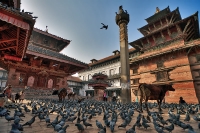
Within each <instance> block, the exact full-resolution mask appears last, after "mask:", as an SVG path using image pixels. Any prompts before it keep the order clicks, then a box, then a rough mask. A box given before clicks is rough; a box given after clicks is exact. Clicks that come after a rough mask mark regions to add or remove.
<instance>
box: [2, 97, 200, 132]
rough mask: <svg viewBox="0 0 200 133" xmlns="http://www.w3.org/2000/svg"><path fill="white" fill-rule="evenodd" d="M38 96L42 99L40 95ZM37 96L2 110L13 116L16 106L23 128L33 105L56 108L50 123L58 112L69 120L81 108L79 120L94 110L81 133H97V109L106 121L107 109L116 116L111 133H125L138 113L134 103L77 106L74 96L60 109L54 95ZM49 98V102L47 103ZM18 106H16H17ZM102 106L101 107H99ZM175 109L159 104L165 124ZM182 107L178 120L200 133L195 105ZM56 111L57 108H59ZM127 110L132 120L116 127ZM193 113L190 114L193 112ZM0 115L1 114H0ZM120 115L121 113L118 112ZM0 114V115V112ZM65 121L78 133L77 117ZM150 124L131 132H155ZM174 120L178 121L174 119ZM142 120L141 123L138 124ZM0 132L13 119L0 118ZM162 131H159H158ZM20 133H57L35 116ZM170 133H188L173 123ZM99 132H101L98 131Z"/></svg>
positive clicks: (8, 128)
mask: <svg viewBox="0 0 200 133" xmlns="http://www.w3.org/2000/svg"><path fill="white" fill-rule="evenodd" d="M41 97H42V96H41ZM41 97H39V98H40V99H38V98H37V99H36V98H35V99H32V98H30V99H29V100H28V99H26V100H24V101H23V103H20V104H19V103H16V104H15V105H16V106H13V107H14V108H13V107H11V106H10V108H9V106H8V107H7V108H6V109H8V110H9V111H10V116H13V115H14V111H15V110H18V109H17V108H16V107H17V106H18V107H20V108H21V109H22V113H24V115H25V117H21V118H22V119H23V121H20V123H19V124H21V125H23V124H24V123H26V122H27V121H29V120H30V119H31V118H32V117H33V116H34V115H35V114H33V113H32V112H33V111H32V108H33V107H34V106H36V108H37V111H38V112H39V110H40V109H41V108H40V107H44V108H45V109H47V108H48V111H49V112H51V111H52V110H53V108H56V109H58V110H56V111H54V112H53V111H52V112H53V113H50V114H49V117H50V121H51V122H52V121H54V120H55V118H56V116H57V115H59V118H58V120H60V119H61V117H62V116H61V113H59V111H61V112H62V113H64V114H68V115H71V117H73V115H72V114H74V116H78V110H79V109H80V108H81V111H80V114H81V115H80V119H82V114H83V113H84V112H85V116H87V115H88V116H90V114H91V112H92V111H91V110H94V112H95V113H94V114H95V115H96V116H95V115H94V116H93V117H92V119H91V120H89V119H88V118H87V120H86V122H88V123H91V124H92V127H87V128H85V126H84V125H83V122H82V121H81V122H80V123H81V124H82V125H83V126H84V131H83V133H98V132H99V131H100V130H99V129H98V128H97V126H96V120H98V121H99V122H100V123H101V124H102V125H103V126H104V125H105V123H104V120H103V117H104V111H103V110H101V109H103V108H104V109H105V108H107V109H106V110H107V111H108V113H109V115H108V116H109V118H108V120H110V119H111V117H112V111H111V110H113V109H114V110H115V111H116V114H117V122H116V124H115V127H114V132H115V133H126V131H127V130H129V129H130V128H131V127H132V126H133V125H134V124H135V123H136V121H137V117H138V115H139V112H138V111H137V110H138V106H137V105H138V104H137V103H131V104H126V105H124V106H123V105H122V104H119V103H118V104H116V103H111V102H103V101H96V100H95V99H93V98H91V99H85V100H84V101H82V102H80V103H78V100H77V99H78V98H80V97H76V98H75V100H66V101H65V103H64V104H63V105H64V106H63V108H62V109H61V108H60V107H61V106H62V103H59V102H58V98H57V96H52V95H49V96H48V95H46V96H43V98H41ZM50 99H51V100H50ZM19 105H20V106H19ZM24 105H26V106H27V107H28V109H30V112H27V113H26V112H25V110H24V107H23V106H24ZM151 106H152V108H151V109H150V112H156V111H157V106H156V104H151ZM102 107H103V108H102ZM176 107H177V108H179V107H180V106H179V105H178V104H163V105H162V109H163V113H162V114H161V116H162V117H163V118H164V120H165V121H166V120H167V119H169V118H170V117H169V114H168V112H169V109H170V110H171V111H172V112H171V113H172V114H175V116H177V109H176ZM182 107H183V108H182V109H181V111H180V110H179V111H180V113H181V114H180V119H179V121H181V122H183V123H185V124H186V125H187V124H189V125H191V126H192V127H193V129H194V130H193V131H194V132H196V133H198V132H200V129H198V124H199V123H200V121H195V120H194V119H193V117H194V116H196V117H197V118H199V119H200V117H199V115H200V112H199V110H198V109H199V105H184V106H182ZM59 108H60V109H59ZM45 109H43V111H40V113H41V114H44V112H45ZM99 109H100V110H101V111H102V112H101V114H98V113H97V112H98V111H99ZM131 110H132V111H133V112H134V114H133V115H132V116H131V118H132V120H131V122H130V123H129V124H128V125H127V126H126V128H123V127H119V128H118V126H119V125H121V124H122V123H123V122H124V120H122V118H121V116H120V112H121V111H128V112H129V113H130V112H131ZM186 110H188V111H189V112H190V113H191V114H190V120H189V122H186V121H184V119H185V118H186V114H185V113H183V112H182V111H186ZM73 111H74V112H73ZM193 111H194V112H193ZM0 112H1V111H0ZM121 113H122V112H121ZM126 113H127V112H124V114H126ZM0 114H1V113H0ZM141 114H142V115H144V116H145V118H146V116H147V113H146V111H144V113H141ZM71 117H68V119H66V120H65V125H67V124H68V125H69V127H68V128H67V129H66V132H68V133H78V132H79V131H78V129H77V127H76V126H75V124H76V123H77V118H76V119H75V120H74V121H73V122H71V121H69V118H71ZM150 119H151V122H150V123H147V124H148V125H150V127H148V128H147V129H145V128H144V127H143V126H141V127H140V128H139V127H137V126H136V127H135V132H136V133H149V132H151V133H156V132H157V131H156V130H155V128H154V124H153V119H152V117H150ZM177 119H178V118H177ZM142 121H143V120H142V119H141V122H140V123H142ZM156 122H157V123H159V124H160V125H162V124H161V123H160V122H159V120H156ZM0 123H1V124H0V133H10V131H11V127H12V124H13V120H11V121H10V122H8V121H7V120H6V119H5V116H2V117H0ZM167 123H168V125H164V127H167V126H169V125H171V123H170V122H169V121H168V122H167ZM161 129H162V128H161ZM23 130H24V131H23V133H45V132H46V133H56V132H57V131H54V128H53V127H52V125H50V126H47V124H46V122H45V120H44V119H42V120H40V119H39V117H38V116H37V117H36V118H35V122H34V123H33V124H32V125H31V126H28V125H26V126H24V127H23ZM163 132H166V133H168V131H167V130H164V131H163ZM172 132H174V133H184V132H185V133H187V132H189V131H188V129H185V130H184V129H183V128H181V127H180V126H178V125H176V124H174V130H173V131H172ZM101 133H103V132H101ZM106 133H111V130H110V127H106Z"/></svg>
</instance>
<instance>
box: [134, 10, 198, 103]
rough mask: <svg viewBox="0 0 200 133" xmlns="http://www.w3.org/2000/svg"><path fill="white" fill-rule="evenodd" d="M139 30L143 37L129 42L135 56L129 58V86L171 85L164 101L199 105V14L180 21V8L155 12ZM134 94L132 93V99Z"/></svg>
mask: <svg viewBox="0 0 200 133" xmlns="http://www.w3.org/2000/svg"><path fill="white" fill-rule="evenodd" d="M146 21H147V23H148V24H147V25H145V26H143V27H141V28H139V29H138V30H139V31H140V32H141V33H142V34H143V35H144V37H142V38H139V39H138V40H135V41H133V42H131V43H130V45H131V46H133V47H134V48H135V49H136V51H137V52H136V53H135V54H134V56H133V57H132V58H131V59H130V69H131V73H130V74H131V87H132V89H133V90H135V89H136V88H137V86H138V84H139V83H150V84H172V85H173V87H174V88H175V91H174V92H167V93H166V99H165V100H166V102H178V101H179V97H180V96H182V97H183V98H184V99H185V100H186V102H188V103H199V102H200V63H199V62H200V47H199V44H200V38H199V21H198V12H196V13H194V14H192V15H191V16H189V17H187V18H184V19H182V18H181V15H180V12H179V9H178V8H177V9H175V10H173V11H170V8H169V7H167V8H165V9H163V10H159V8H157V9H156V13H155V14H154V15H152V16H151V17H149V18H147V19H146ZM134 99H135V95H134V94H133V93H132V100H134Z"/></svg>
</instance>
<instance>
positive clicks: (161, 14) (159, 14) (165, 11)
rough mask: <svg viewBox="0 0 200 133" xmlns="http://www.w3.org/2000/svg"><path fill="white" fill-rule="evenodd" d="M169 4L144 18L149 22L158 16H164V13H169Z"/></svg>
mask: <svg viewBox="0 0 200 133" xmlns="http://www.w3.org/2000/svg"><path fill="white" fill-rule="evenodd" d="M170 12H171V11H170V9H169V6H168V7H167V8H165V9H163V10H161V11H159V12H158V13H155V14H154V15H152V16H150V17H149V18H147V19H145V20H146V21H147V22H148V23H151V22H153V21H156V20H157V19H158V18H160V17H162V16H165V15H166V14H168V13H170Z"/></svg>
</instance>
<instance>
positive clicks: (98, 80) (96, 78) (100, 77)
mask: <svg viewBox="0 0 200 133" xmlns="http://www.w3.org/2000/svg"><path fill="white" fill-rule="evenodd" d="M107 78H108V76H107V75H105V74H102V73H95V74H94V75H93V76H92V79H91V80H89V81H88V86H92V87H93V88H94V89H95V88H102V89H105V87H108V86H109V82H108V81H107Z"/></svg>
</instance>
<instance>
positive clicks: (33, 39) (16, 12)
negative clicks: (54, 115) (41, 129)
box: [0, 0, 88, 89]
mask: <svg viewBox="0 0 200 133" xmlns="http://www.w3.org/2000/svg"><path fill="white" fill-rule="evenodd" d="M0 2H1V3H0V10H1V12H0V67H2V68H3V69H5V70H7V71H8V79H7V84H11V85H12V86H13V88H24V87H25V86H28V87H31V88H35V89H53V88H56V89H58V88H63V87H65V88H66V87H68V84H67V77H68V76H69V75H72V74H75V73H76V72H78V71H80V70H83V69H85V68H87V67H88V65H87V64H85V63H83V62H81V61H78V60H76V59H74V58H71V57H68V56H66V55H64V54H61V53H60V51H61V50H63V49H64V48H65V47H67V46H68V45H69V44H70V41H69V40H67V39H63V38H61V37H58V36H55V35H53V34H50V33H48V29H46V31H42V30H40V29H36V28H34V29H33V26H34V24H35V19H36V18H37V17H33V16H32V15H31V14H32V13H30V12H24V10H21V9H20V0H1V1H0Z"/></svg>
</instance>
